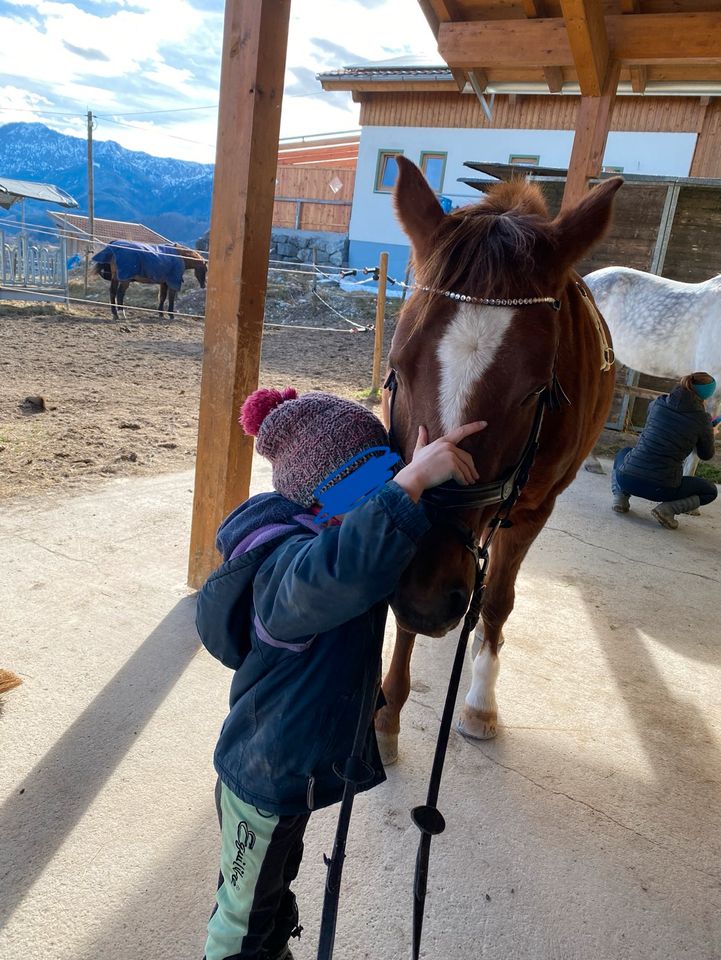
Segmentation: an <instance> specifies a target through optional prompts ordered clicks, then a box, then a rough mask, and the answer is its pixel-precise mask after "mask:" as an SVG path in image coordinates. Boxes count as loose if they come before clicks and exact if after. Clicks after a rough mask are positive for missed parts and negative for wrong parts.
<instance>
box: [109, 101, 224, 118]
mask: <svg viewBox="0 0 721 960" xmlns="http://www.w3.org/2000/svg"><path fill="white" fill-rule="evenodd" d="M217 109H218V104H217V103H209V104H207V105H206V106H204V107H173V108H172V109H167V110H136V111H133V112H131V113H110V114H108V113H96V114H95V116H96V117H103V118H104V119H106V120H110V119H111V118H112V117H150V116H155V115H156V114H160V113H190V112H191V111H192V110H217Z"/></svg>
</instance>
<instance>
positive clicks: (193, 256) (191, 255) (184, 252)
mask: <svg viewBox="0 0 721 960" xmlns="http://www.w3.org/2000/svg"><path fill="white" fill-rule="evenodd" d="M173 246H174V247H175V249H176V250H177V251H178V253H179V255H180V256H181V257H188V259H189V260H202V261H203V262H205V257H204V256H203V254H202V253H201V252H200V251H199V250H191V249H190V247H184V246H183V244H182V243H175V244H173Z"/></svg>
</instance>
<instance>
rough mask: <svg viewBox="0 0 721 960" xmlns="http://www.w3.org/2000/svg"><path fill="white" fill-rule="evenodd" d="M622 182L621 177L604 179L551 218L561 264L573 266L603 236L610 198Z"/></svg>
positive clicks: (609, 217)
mask: <svg viewBox="0 0 721 960" xmlns="http://www.w3.org/2000/svg"><path fill="white" fill-rule="evenodd" d="M621 186H623V177H611V179H610V180H604V181H603V182H602V183H599V185H598V186H597V187H594V189H593V190H589V192H588V193H587V194H586V196H585V197H584V198H583V200H581V201H580V202H579V203H577V204H576V206H575V207H571V208H570V209H568V210H564V211H563V212H562V213H559V215H558V216H557V217H556V219H555V220H554V221H553V228H554V231H555V234H556V240H557V243H558V252H559V256H560V261H561V266H562V267H563V268H564V269H568V268H569V267H572V266H573V264H574V263H576V262H577V261H578V260H581V259H582V258H583V257H584V256H585V255H586V254H587V253H588V252H589V251H590V250H591V249H592V248H593V247H595V246H596V244H597V243H598V242H599V241H600V240H601V239H602V238H603V236H604V235H605V233H606V231H607V230H608V228H609V227H610V226H611V214H612V212H613V198H614V197H615V195H616V191H617V190H618V189H619V188H620V187H621Z"/></svg>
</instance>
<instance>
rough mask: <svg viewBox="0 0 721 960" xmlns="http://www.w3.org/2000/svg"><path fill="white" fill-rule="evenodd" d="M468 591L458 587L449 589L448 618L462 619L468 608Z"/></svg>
mask: <svg viewBox="0 0 721 960" xmlns="http://www.w3.org/2000/svg"><path fill="white" fill-rule="evenodd" d="M468 600H469V597H468V591H467V590H465V589H460V588H456V589H454V590H449V591H448V595H447V603H448V619H449V620H460V618H461V617H462V616H463V614H464V613H465V612H466V609H467V608H468Z"/></svg>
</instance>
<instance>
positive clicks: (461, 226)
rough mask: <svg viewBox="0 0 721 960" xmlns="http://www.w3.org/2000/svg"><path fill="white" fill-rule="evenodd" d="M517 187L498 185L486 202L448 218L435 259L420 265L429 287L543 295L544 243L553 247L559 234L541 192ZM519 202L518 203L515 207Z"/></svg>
mask: <svg viewBox="0 0 721 960" xmlns="http://www.w3.org/2000/svg"><path fill="white" fill-rule="evenodd" d="M512 186H514V184H507V183H504V184H498V185H497V187H495V188H494V190H493V193H492V194H491V195H490V196H489V197H487V198H486V200H485V201H484V202H482V203H479V204H476V205H474V206H473V207H470V208H468V207H466V208H462V209H461V210H459V211H457V212H456V213H454V214H452V215H451V216H448V217H446V218H445V220H444V222H443V223H442V224H441V225H440V228H439V230H438V232H437V235H436V237H435V238H434V246H433V249H432V251H431V253H430V255H429V256H428V257H427V259H426V260H425V261H424V262H423V263H419V264H417V265H416V275H417V277H418V279H419V281H420V282H421V283H422V284H423V285H424V286H429V287H434V288H436V289H442V290H453V291H454V292H457V293H467V294H470V295H471V296H476V297H499V298H504V297H518V296H536V295H539V294H540V293H541V289H540V286H541V283H542V280H537V278H536V274H537V272H538V271H537V270H536V269H535V267H536V266H537V263H536V260H537V257H538V255H539V253H540V248H541V244H543V245H544V246H545V248H546V250H550V249H552V246H553V232H552V229H551V226H550V223H549V221H548V218H547V216H546V215H545V205H544V204H543V201H542V198H540V194H538V192H537V190H535V189H532V186H531V185H529V184H525V185H522V186H524V187H526V188H529V189H528V190H523V191H522V192H520V191H518V190H517V189H516V190H511V189H510V188H511V187H512ZM499 188H507V189H499ZM514 198H515V199H516V200H517V201H518V203H517V205H515V206H509V205H508V204H509V203H511V201H512V200H513V199H514ZM537 199H540V201H541V206H540V207H539V206H538V205H537V204H536V202H535V201H536V200H537ZM545 292H546V291H544V293H545Z"/></svg>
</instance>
